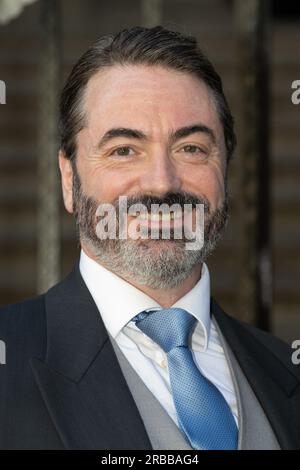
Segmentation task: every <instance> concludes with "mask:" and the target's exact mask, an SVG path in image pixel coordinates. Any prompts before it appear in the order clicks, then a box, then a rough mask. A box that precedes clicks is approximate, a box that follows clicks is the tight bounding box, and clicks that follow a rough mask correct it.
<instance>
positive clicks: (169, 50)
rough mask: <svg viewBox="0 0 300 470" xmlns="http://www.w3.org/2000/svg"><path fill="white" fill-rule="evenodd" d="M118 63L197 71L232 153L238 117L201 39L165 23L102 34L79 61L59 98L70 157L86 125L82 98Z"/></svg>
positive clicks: (64, 144)
mask: <svg viewBox="0 0 300 470" xmlns="http://www.w3.org/2000/svg"><path fill="white" fill-rule="evenodd" d="M116 64H120V65H122V64H146V65H161V66H165V67H168V68H170V69H176V70H180V71H183V72H187V73H191V74H194V75H195V76H197V77H198V78H199V79H200V80H203V82H205V83H206V84H207V85H208V87H209V88H210V89H211V90H212V92H213V95H214V97H215V101H216V104H217V109H218V112H219V116H220V120H221V123H222V126H223V131H224V138H225V144H226V149H227V160H229V159H230V158H231V157H232V154H233V151H234V148H235V145H236V138H235V133H234V122H233V117H232V115H231V112H230V109H229V106H228V103H227V100H226V98H225V95H224V91H223V86H222V81H221V78H220V76H219V75H218V73H217V72H216V71H215V69H214V67H213V65H212V64H211V62H210V61H209V60H208V58H207V57H206V56H205V55H204V54H203V52H202V51H201V50H200V49H199V47H198V46H197V41H196V39H195V38H193V37H190V36H184V35H183V34H181V33H179V32H176V31H170V30H168V29H166V28H164V27H162V26H155V27H153V28H144V27H141V26H135V27H132V28H129V29H124V30H123V31H120V32H119V33H118V34H116V35H115V36H111V35H109V36H103V37H101V38H100V39H98V40H97V41H96V42H95V43H94V44H93V45H92V46H91V47H90V48H89V49H88V50H87V51H86V52H85V53H84V54H83V55H82V56H81V57H80V59H79V60H78V62H77V63H76V64H75V65H74V67H73V69H72V71H71V73H70V75H69V77H68V79H67V82H66V84H65V86H64V88H63V91H62V94H61V99H60V121H59V131H60V137H61V142H60V148H61V150H62V151H63V152H64V153H65V156H66V157H67V158H69V159H71V160H74V159H75V156H76V135H77V134H78V132H79V131H80V130H81V129H83V128H84V125H85V116H84V113H83V106H82V98H83V96H84V91H85V88H86V86H87V83H88V81H89V79H90V78H91V77H92V76H93V75H94V74H95V73H96V72H98V71H99V70H100V69H102V68H104V67H110V66H113V65H116Z"/></svg>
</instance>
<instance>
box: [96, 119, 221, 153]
mask: <svg viewBox="0 0 300 470" xmlns="http://www.w3.org/2000/svg"><path fill="white" fill-rule="evenodd" d="M197 133H201V134H206V135H208V137H209V138H210V140H211V141H212V143H213V144H216V136H215V133H214V131H213V130H212V129H211V128H210V127H208V126H206V125H204V124H193V125H191V126H185V127H181V128H179V129H177V130H176V131H174V132H171V134H170V136H169V138H170V141H171V143H172V144H174V143H175V142H176V141H177V140H179V139H182V138H184V137H188V136H190V135H192V134H197ZM117 137H127V138H129V139H139V140H147V139H148V137H147V135H146V134H145V133H144V132H142V131H140V130H138V129H131V128H127V127H115V128H112V129H109V130H108V131H107V132H105V134H104V135H103V136H102V137H101V139H100V141H99V142H98V144H97V149H98V150H100V149H101V148H102V147H103V146H104V145H105V144H107V142H109V141H110V140H112V139H115V138H117Z"/></svg>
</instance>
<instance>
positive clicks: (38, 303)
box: [0, 295, 46, 354]
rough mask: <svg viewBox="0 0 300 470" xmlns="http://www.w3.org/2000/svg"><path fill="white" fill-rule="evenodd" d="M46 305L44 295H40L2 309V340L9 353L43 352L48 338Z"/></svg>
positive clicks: (0, 311) (0, 338)
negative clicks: (17, 351)
mask: <svg viewBox="0 0 300 470" xmlns="http://www.w3.org/2000/svg"><path fill="white" fill-rule="evenodd" d="M44 304H45V302H44V295H40V296H37V297H35V298H32V299H28V300H26V301H23V302H18V303H15V304H10V305H7V306H6V307H2V308H0V340H2V341H3V342H4V343H5V345H6V347H7V353H8V352H9V351H10V353H12V354H13V351H16V350H19V351H20V350H22V352H23V353H24V354H26V351H27V350H28V352H29V353H35V352H37V351H41V350H43V346H44V342H45V337H46V319H45V306H44ZM2 344H3V343H2Z"/></svg>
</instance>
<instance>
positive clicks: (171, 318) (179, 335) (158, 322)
mask: <svg viewBox="0 0 300 470" xmlns="http://www.w3.org/2000/svg"><path fill="white" fill-rule="evenodd" d="M133 321H135V324H136V326H138V327H139V328H140V330H142V331H143V333H145V334H146V335H147V336H149V338H151V339H152V340H153V341H154V342H155V343H157V344H158V345H159V346H160V347H161V348H162V349H163V350H164V351H165V352H166V353H168V352H169V351H170V350H171V349H173V348H175V347H178V346H185V347H187V346H188V340H189V336H190V334H191V332H192V327H193V325H194V324H195V322H196V318H195V317H193V315H191V314H190V313H188V312H187V311H186V310H184V309H183V308H166V309H161V310H156V311H154V312H141V313H139V314H138V315H136V316H135V317H134V318H133Z"/></svg>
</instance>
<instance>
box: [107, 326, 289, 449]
mask: <svg viewBox="0 0 300 470" xmlns="http://www.w3.org/2000/svg"><path fill="white" fill-rule="evenodd" d="M216 328H217V330H218V333H219V335H220V341H221V344H222V346H223V349H224V352H225V355H226V358H227V361H228V365H229V369H230V372H231V376H232V380H233V384H234V389H235V393H236V397H237V405H238V414H239V439H238V449H239V450H240V449H243V450H253V449H257V450H261V449H268V450H269V449H273V450H274V449H280V447H279V444H278V441H277V439H276V437H275V435H274V432H273V430H272V428H271V426H270V424H269V421H268V419H267V417H266V415H265V413H264V411H263V409H262V407H261V405H260V404H259V402H258V400H257V398H256V396H255V394H254V393H253V391H252V388H251V387H250V385H249V383H248V381H247V379H246V377H245V375H244V373H243V372H242V370H241V368H240V366H239V364H238V363H237V360H236V359H235V357H234V354H233V353H232V351H231V348H230V347H229V346H228V344H227V342H226V341H225V338H224V337H223V335H222V332H221V331H220V329H219V327H218V325H216ZM110 339H111V342H112V345H113V348H114V350H115V353H116V355H117V358H118V361H119V364H120V367H121V369H122V372H123V374H124V377H125V379H126V382H127V384H128V387H129V390H130V391H131V394H132V396H133V398H134V400H135V403H136V405H137V408H138V410H139V413H140V415H141V417H142V420H143V422H144V425H145V428H146V431H147V434H148V436H149V439H150V442H151V445H152V448H153V449H154V450H192V449H193V448H192V447H191V445H190V444H189V442H188V440H187V438H186V437H185V435H184V434H183V433H182V432H181V430H180V429H179V428H178V426H177V425H176V424H175V423H174V421H173V420H172V418H171V417H170V416H169V415H168V413H167V412H166V411H165V410H164V408H163V407H162V406H161V404H160V403H159V401H158V400H157V399H156V398H155V397H154V395H153V394H152V393H151V392H150V390H149V389H148V388H147V387H146V385H145V384H144V382H143V381H142V379H141V378H140V377H139V375H138V374H137V373H136V372H135V370H134V369H133V368H132V366H131V364H130V363H129V361H128V360H127V359H126V357H125V356H124V354H123V352H122V351H121V349H120V348H119V346H118V345H117V343H116V341H115V340H114V339H113V338H112V337H111V336H110Z"/></svg>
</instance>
